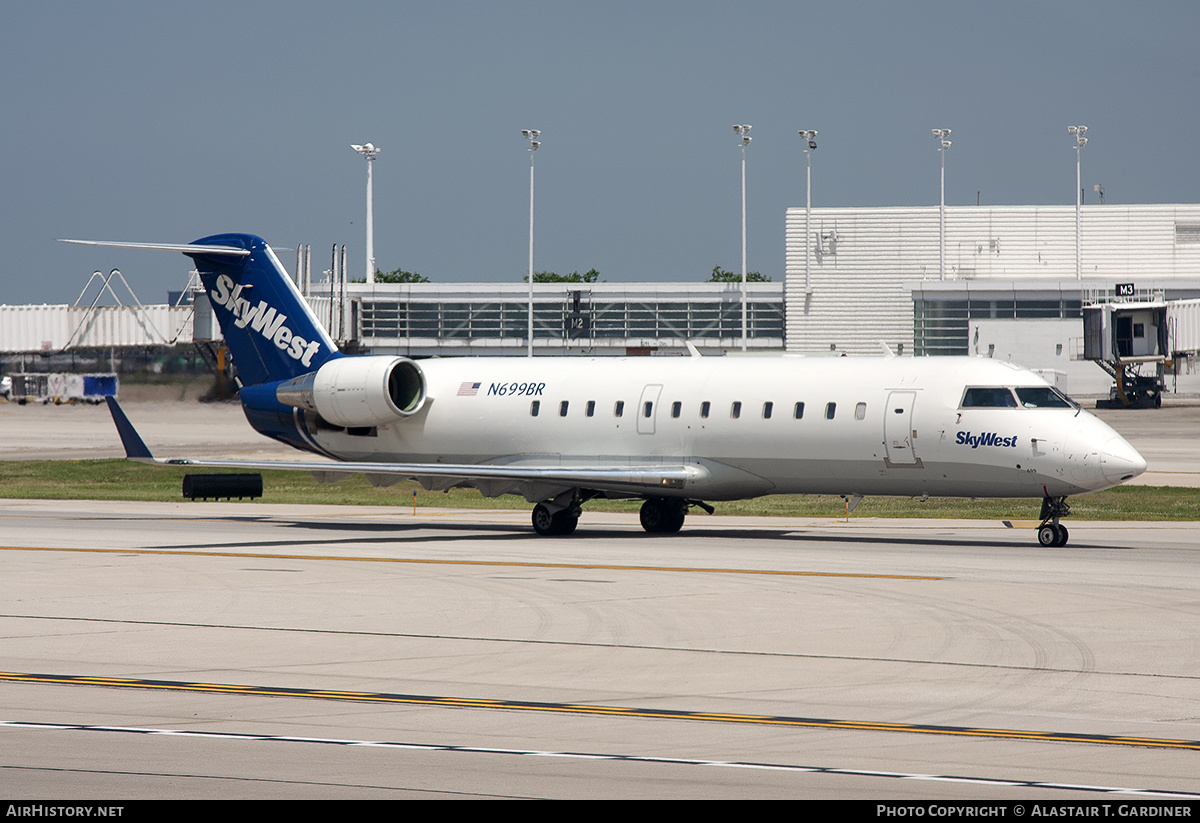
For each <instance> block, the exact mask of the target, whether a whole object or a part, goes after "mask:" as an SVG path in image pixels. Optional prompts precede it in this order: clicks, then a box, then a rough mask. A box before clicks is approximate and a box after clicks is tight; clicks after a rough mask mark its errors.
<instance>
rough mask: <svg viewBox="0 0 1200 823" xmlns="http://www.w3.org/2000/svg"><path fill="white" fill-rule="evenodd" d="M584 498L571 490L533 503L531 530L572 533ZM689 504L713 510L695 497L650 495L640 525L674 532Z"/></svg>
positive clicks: (557, 534)
mask: <svg viewBox="0 0 1200 823" xmlns="http://www.w3.org/2000/svg"><path fill="white" fill-rule="evenodd" d="M591 496H592V495H589V497H591ZM585 499H587V498H585V497H583V496H582V495H580V494H578V493H574V494H564V495H560V496H559V497H556V498H555V499H554V500H547V501H546V502H544V503H538V504H537V505H536V506H534V507H533V530H534V531H535V532H537V533H538V534H540V535H542V536H543V537H565V536H567V535H569V534H572V533H574V531H575V528H576V526H578V525H579V515H580V514H581V512H582V509H581V505H582V504H583V502H584V500H585ZM689 506H699V507H700V508H701V509H704V511H706V512H708V513H709V514H712V513H713V507H712V506H710V505H708V504H707V503H704V502H701V501H699V500H682V499H680V498H677V497H651V498H649V499H647V500H646V502H645V503H643V504H642V510H641V521H642V528H643V529H645V530H646V531H648V532H650V533H651V534H675V533H676V532H678V531H679V530H680V529H681V528H683V521H684V518H685V517H686V516H687V511H688V507H689Z"/></svg>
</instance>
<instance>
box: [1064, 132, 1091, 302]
mask: <svg viewBox="0 0 1200 823" xmlns="http://www.w3.org/2000/svg"><path fill="white" fill-rule="evenodd" d="M1067 132H1068V133H1069V134H1070V135H1071V136H1072V137H1074V138H1075V279H1076V280H1082V279H1083V243H1082V242H1081V233H1080V222H1079V212H1080V210H1081V207H1082V205H1083V189H1082V188H1081V187H1080V183H1079V155H1080V151H1081V150H1082V149H1083V147H1084V146H1086V145H1087V138H1086V137H1084V135H1085V134H1087V126H1067Z"/></svg>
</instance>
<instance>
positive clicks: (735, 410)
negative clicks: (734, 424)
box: [729, 400, 742, 420]
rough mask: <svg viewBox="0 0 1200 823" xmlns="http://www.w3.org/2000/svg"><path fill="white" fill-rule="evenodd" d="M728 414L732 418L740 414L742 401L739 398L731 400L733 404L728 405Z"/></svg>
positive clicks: (735, 418)
mask: <svg viewBox="0 0 1200 823" xmlns="http://www.w3.org/2000/svg"><path fill="white" fill-rule="evenodd" d="M729 416H730V417H732V418H733V419H734V420H737V419H738V418H739V417H741V416H742V401H740V400H735V401H733V405H732V406H730V407H729Z"/></svg>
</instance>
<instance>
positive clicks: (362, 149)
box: [350, 143, 379, 283]
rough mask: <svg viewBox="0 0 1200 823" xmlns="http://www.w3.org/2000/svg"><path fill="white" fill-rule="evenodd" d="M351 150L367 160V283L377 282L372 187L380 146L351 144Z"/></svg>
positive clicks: (373, 195)
mask: <svg viewBox="0 0 1200 823" xmlns="http://www.w3.org/2000/svg"><path fill="white" fill-rule="evenodd" d="M350 148H352V149H354V150H355V151H356V152H358V153H359V154H361V155H362V156H363V157H365V158H367V282H368V283H374V282H375V215H374V201H375V194H374V189H373V188H372V185H371V172H372V164H373V163H374V161H375V158H376V157H378V156H379V146H376V145H375V144H374V143H364V144H363V145H361V146H356V145H354V144H351V146H350Z"/></svg>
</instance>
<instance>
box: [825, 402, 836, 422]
mask: <svg viewBox="0 0 1200 823" xmlns="http://www.w3.org/2000/svg"><path fill="white" fill-rule="evenodd" d="M835 414H837V403H826V404H825V419H826V420H832V419H833V416H834V415H835Z"/></svg>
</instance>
